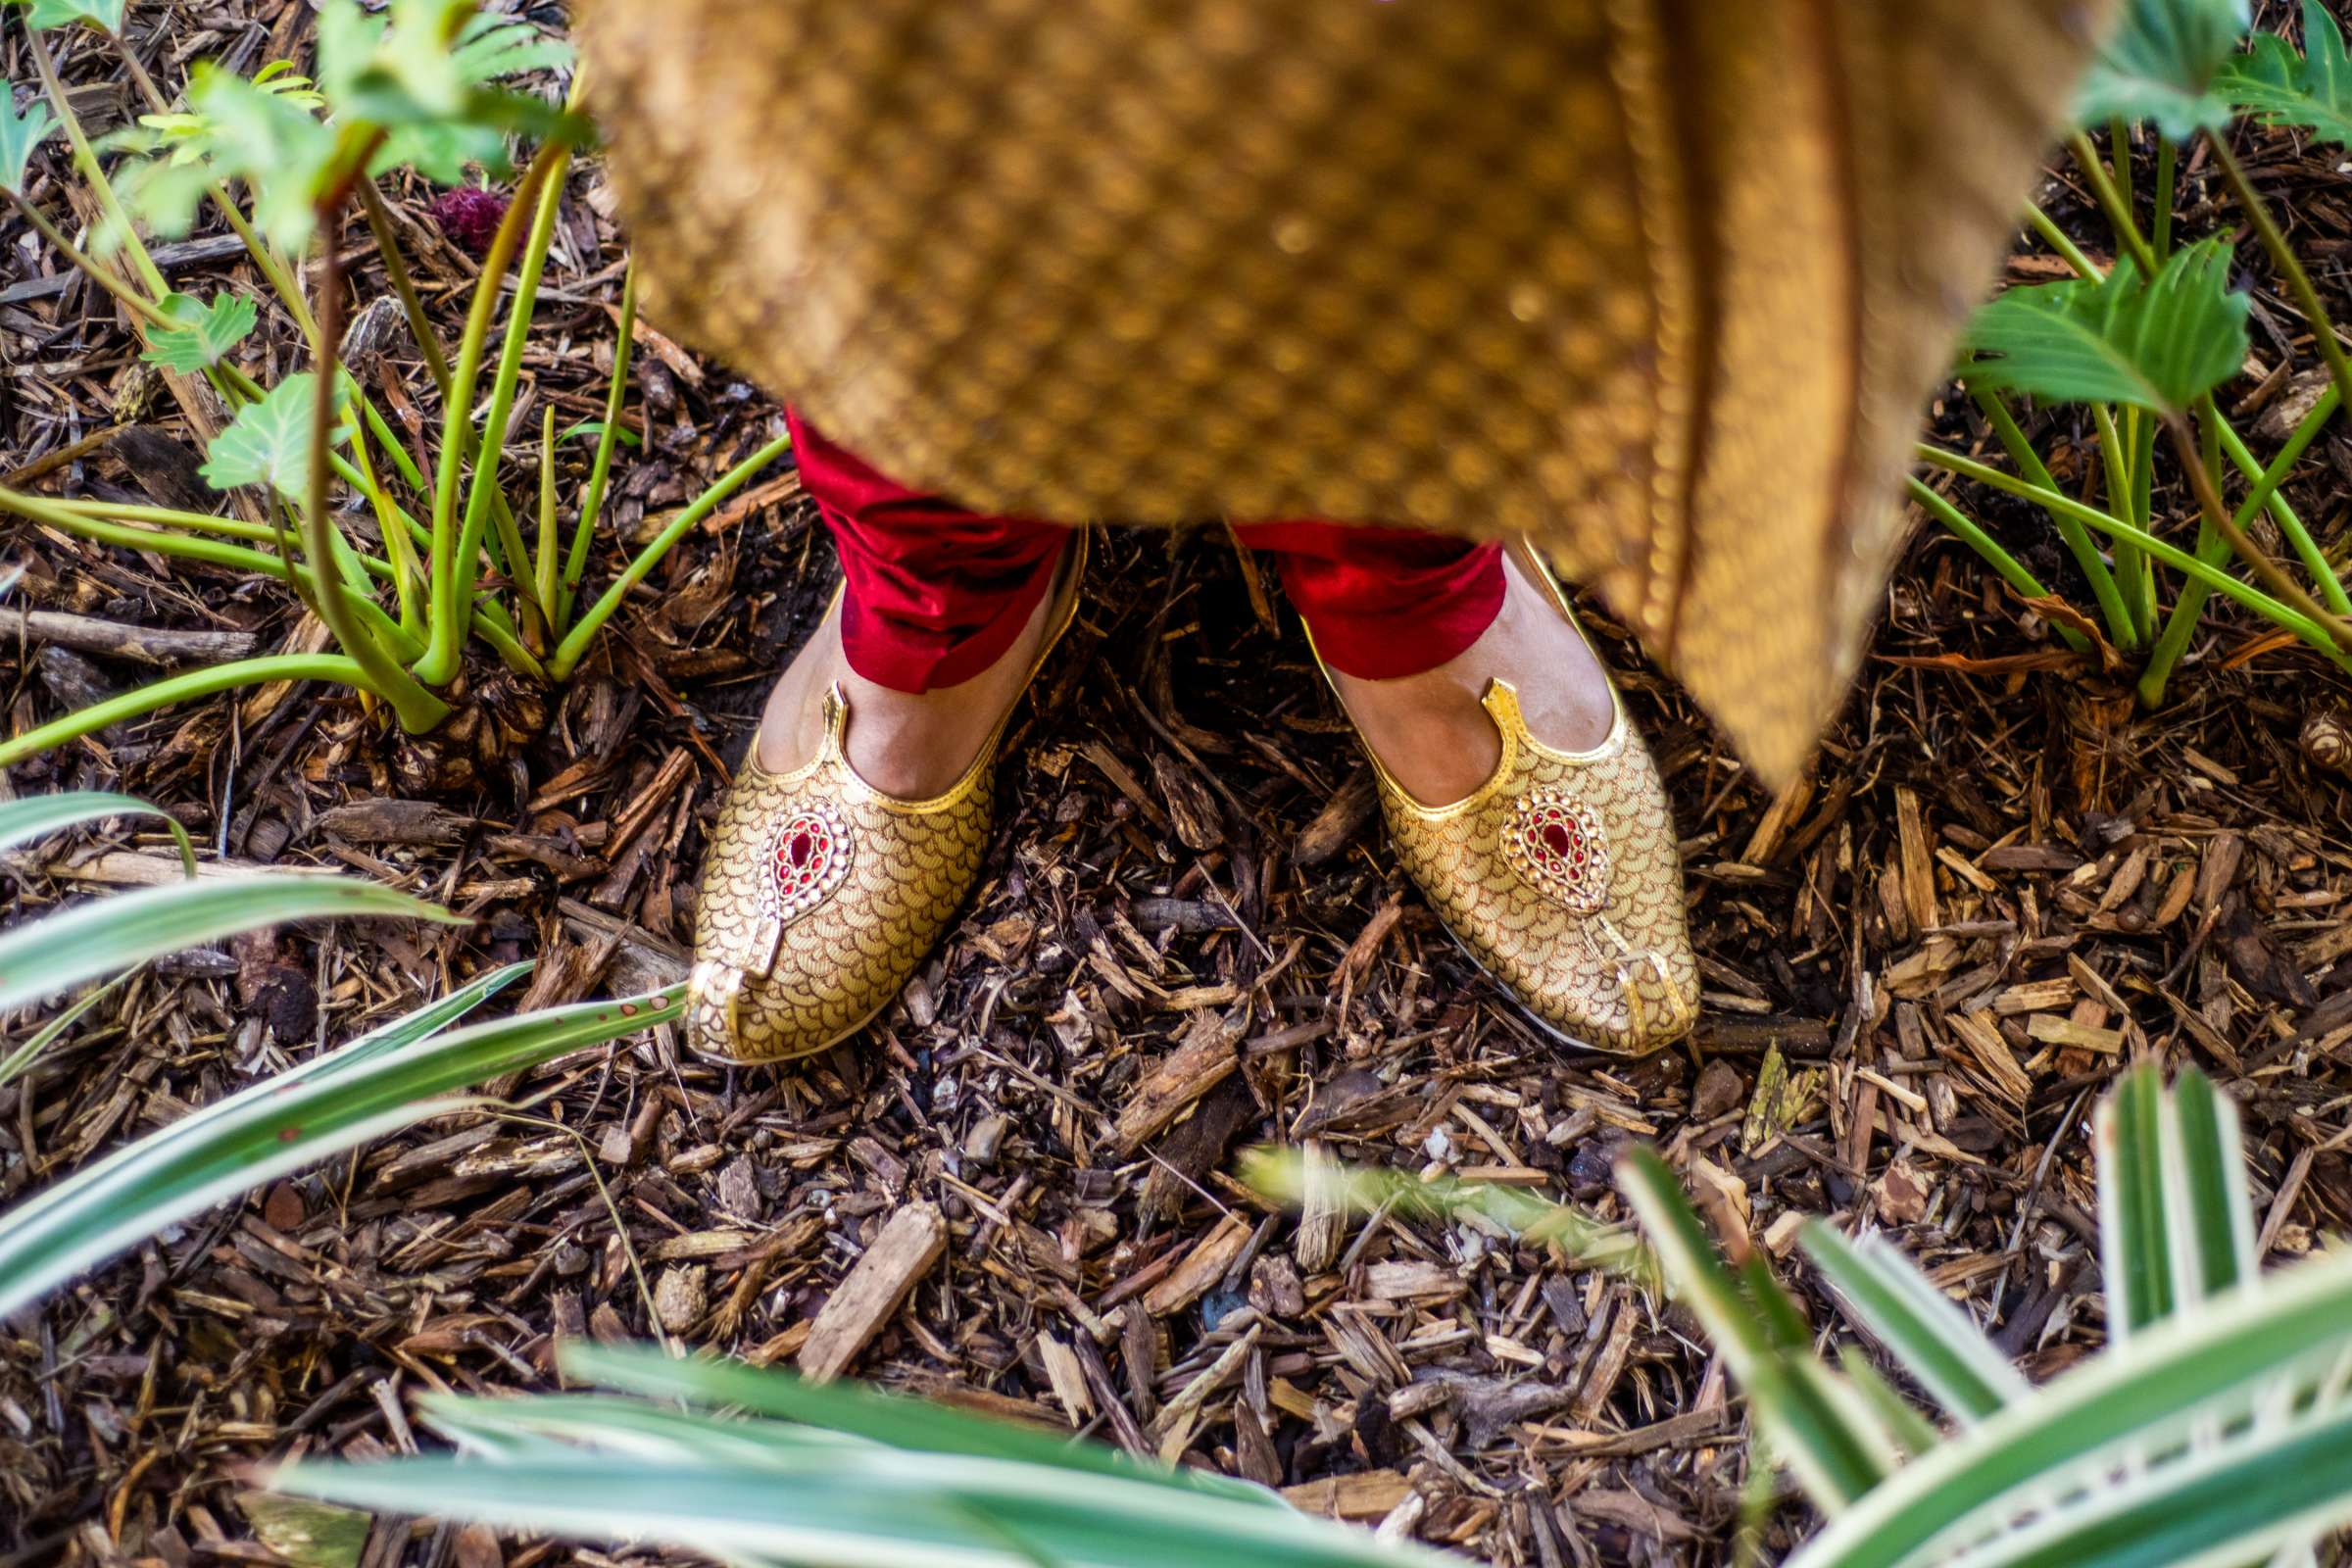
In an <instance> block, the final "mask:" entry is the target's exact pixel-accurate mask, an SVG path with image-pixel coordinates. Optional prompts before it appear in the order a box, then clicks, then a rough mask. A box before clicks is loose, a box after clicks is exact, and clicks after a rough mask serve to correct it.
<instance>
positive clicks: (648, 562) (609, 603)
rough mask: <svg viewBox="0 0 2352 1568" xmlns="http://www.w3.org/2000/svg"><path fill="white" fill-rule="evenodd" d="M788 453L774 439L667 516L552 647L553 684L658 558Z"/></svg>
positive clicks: (781, 439) (783, 441) (788, 440)
mask: <svg viewBox="0 0 2352 1568" xmlns="http://www.w3.org/2000/svg"><path fill="white" fill-rule="evenodd" d="M791 450H792V437H791V436H790V435H780V436H777V437H776V438H775V439H774V440H772V441H770V442H768V443H767V444H766V445H765V446H763V447H761V448H760V450H759V451H757V452H755V453H753V454H752V455H751V456H750V457H748V458H746V459H744V460H743V461H742V462H741V463H738V464H737V465H735V466H734V467H732V468H729V469H728V470H727V471H726V472H725V473H723V474H721V475H719V477H718V478H716V479H714V480H712V481H711V487H710V488H709V489H707V490H705V491H704V492H703V493H702V494H701V495H699V496H696V497H695V498H694V501H693V503H692V504H691V505H690V506H688V507H687V508H686V509H685V510H684V511H683V512H681V513H679V514H678V515H676V516H674V517H672V518H670V519H669V523H668V525H667V526H666V527H664V528H663V529H662V532H661V533H660V534H658V535H657V536H656V537H655V538H654V540H653V542H652V543H650V544H648V545H647V546H646V547H645V548H644V549H643V550H640V551H639V552H638V553H637V557H636V559H635V560H633V561H631V562H630V563H629V564H628V566H627V568H626V569H624V570H623V571H622V572H621V574H620V575H619V576H618V577H615V578H614V579H613V583H612V585H611V586H610V587H608V588H607V589H606V590H605V591H604V593H603V594H601V595H599V596H598V598H597V601H596V603H595V604H593V605H591V606H590V607H589V608H588V612H587V613H585V614H583V615H582V616H581V617H580V622H579V624H578V625H576V626H574V627H572V628H571V630H570V631H568V632H566V633H565V634H564V641H563V642H562V644H560V645H559V646H558V647H557V649H556V654H555V657H554V658H553V659H550V660H549V661H548V662H547V668H548V672H549V673H550V674H552V675H553V676H554V677H555V678H556V679H558V680H563V679H564V678H566V677H567V676H569V675H570V674H571V672H572V670H573V668H574V667H575V666H577V665H578V663H579V662H580V658H581V656H582V655H584V654H585V653H587V651H588V645H589V643H590V642H591V641H593V640H594V639H595V637H596V633H597V628H598V627H600V626H602V625H604V623H605V622H606V621H608V620H610V619H611V618H612V617H613V612H614V611H616V610H618V609H619V608H620V602H621V600H622V599H624V598H626V597H627V595H628V592H629V590H630V589H631V588H634V587H636V586H637V585H638V584H639V583H640V582H643V581H644V580H645V575H646V573H647V572H649V571H652V570H653V569H654V567H655V566H656V565H657V564H659V563H660V562H661V560H662V557H663V556H666V555H668V554H669V552H670V551H671V549H673V548H674V547H675V546H676V544H677V542H678V541H679V540H680V539H683V538H685V537H686V534H687V531H688V530H689V529H691V528H693V527H694V525H695V524H696V523H699V522H701V521H702V520H703V519H704V518H705V517H707V516H709V515H711V513H712V512H714V511H716V510H717V508H718V504H719V503H720V502H722V501H724V500H726V498H727V497H729V496H731V495H733V494H734V493H735V492H736V491H737V490H739V489H741V488H742V487H743V486H744V484H745V483H747V482H748V481H749V480H750V479H751V478H752V476H753V475H754V474H757V473H758V472H759V471H760V469H762V468H764V467H766V466H768V465H769V464H771V463H773V462H775V461H776V460H777V459H778V458H780V457H782V456H783V455H784V454H785V453H787V452H790V451H791Z"/></svg>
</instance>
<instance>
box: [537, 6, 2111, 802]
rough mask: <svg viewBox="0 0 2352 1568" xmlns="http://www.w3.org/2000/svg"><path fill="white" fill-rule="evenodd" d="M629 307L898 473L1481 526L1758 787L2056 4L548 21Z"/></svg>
mask: <svg viewBox="0 0 2352 1568" xmlns="http://www.w3.org/2000/svg"><path fill="white" fill-rule="evenodd" d="M581 10H582V13H583V14H582V18H581V33H582V38H583V42H584V47H585V50H586V54H587V61H588V68H589V71H590V91H591V97H592V99H593V100H594V102H595V105H596V107H597V108H598V110H599V112H600V114H601V117H602V118H603V120H604V123H605V124H606V127H607V130H608V132H609V134H610V136H611V140H612V146H613V172H614V177H615V180H616V183H617V185H618V188H619V191H620V194H621V197H622V200H623V206H624V211H625V213H626V216H627V217H628V218H629V220H630V221H631V223H632V224H633V226H634V229H635V232H636V235H637V239H638V254H639V258H640V265H641V267H642V269H643V274H644V279H645V282H646V285H647V291H648V308H649V312H650V314H651V315H652V317H653V319H655V320H656V321H657V322H658V323H659V324H661V325H662V327H663V329H664V330H667V331H670V332H673V333H677V334H679V335H682V336H684V337H686V338H687V339H688V340H690V341H692V342H694V343H695V344H696V345H697V346H699V347H701V348H704V349H706V350H708V351H710V352H711V353H713V354H716V355H718V356H719V357H721V358H723V359H725V360H727V361H729V362H730V363H732V364H734V365H736V366H738V367H740V368H743V369H744V370H746V371H747V372H749V373H751V374H753V375H755V376H757V377H758V378H760V380H761V381H763V382H764V383H765V384H766V385H767V386H768V387H769V389H770V390H772V391H774V392H776V393H777V394H779V395H781V396H784V397H786V398H788V399H790V400H792V401H793V402H794V403H796V404H798V405H799V406H800V407H801V408H802V409H803V410H804V411H805V412H806V413H807V414H808V416H809V417H810V418H811V419H812V420H814V421H815V422H816V423H817V424H818V425H820V426H821V427H823V428H824V429H825V431H826V432H827V433H828V434H829V435H831V436H833V437H834V438H835V439H837V440H839V441H841V442H843V443H844V444H845V445H847V446H848V447H850V448H851V449H852V450H854V451H856V452H858V454H859V455H861V456H862V457H864V458H865V459H867V461H869V462H871V463H872V464H874V465H875V466H877V467H879V468H881V469H882V470H883V471H885V472H887V473H890V474H891V475H892V476H893V477H895V478H898V479H900V480H902V481H904V482H907V483H909V484H914V485H918V486H922V487H925V488H929V489H933V490H936V491H939V492H941V493H943V494H946V495H950V496H953V497H955V498H956V500H958V501H960V502H962V503H964V504H965V505H968V506H971V507H973V508H976V509H979V510H983V511H995V512H1005V513H1013V514H1019V515H1029V516H1049V517H1055V518H1059V519H1061V520H1064V521H1083V520H1095V519H1103V520H1111V521H1121V522H1176V521H1187V520H1198V519H1203V518H1208V517H1213V516H1217V515H1227V516H1233V517H1237V518H1243V519H1252V518H1278V517H1331V518H1337V519H1344V520H1353V521H1378V522H1388V523H1393V524H1400V525H1407V526H1416V527H1424V528H1431V529H1438V530H1444V531H1448V532H1453V533H1458V534H1463V535H1468V536H1474V537H1495V536H1499V535H1503V534H1507V533H1511V532H1515V531H1520V530H1525V531H1526V532H1528V533H1529V534H1530V535H1532V536H1533V537H1534V538H1535V539H1536V540H1537V541H1538V542H1539V543H1540V544H1541V545H1542V546H1543V547H1544V549H1545V550H1546V552H1547V553H1548V554H1549V555H1550V556H1551V558H1552V559H1553V560H1554V561H1556V562H1557V563H1558V564H1559V565H1560V567H1561V569H1562V570H1563V571H1564V572H1565V573H1566V574H1567V575H1568V576H1570V577H1571V578H1573V579H1576V580H1578V581H1582V582H1585V583H1589V584H1591V585H1593V586H1594V587H1595V588H1597V589H1598V590H1599V592H1600V594H1601V596H1602V597H1603V599H1604V600H1605V602H1606V603H1607V604H1608V605H1609V606H1610V607H1611V609H1612V610H1613V611H1615V612H1616V613H1618V614H1620V615H1622V616H1624V617H1625V618H1626V619H1627V620H1628V621H1630V622H1631V623H1632V624H1633V625H1634V626H1635V627H1636V628H1637V629H1638V630H1639V631H1640V632H1641V634H1642V638H1643V641H1644V643H1645V644H1646V646H1647V647H1648V648H1649V650H1650V652H1651V653H1652V654H1653V655H1654V656H1655V657H1656V658H1657V659H1658V660H1659V661H1660V662H1662V663H1663V664H1665V665H1666V666H1667V667H1668V668H1669V669H1671V670H1673V671H1674V672H1675V673H1676V674H1678V675H1679V676H1680V677H1681V678H1682V679H1683V680H1684V681H1685V682H1686V684H1688V686H1689V687H1690V689H1691V692H1692V693H1693V694H1694V695H1695V696H1696V697H1697V698H1698V699H1699V700H1700V701H1701V702H1702V703H1704V704H1705V705H1706V706H1707V708H1708V709H1709V710H1710V711H1712V712H1713V713H1714V715H1715V716H1716V718H1717V719H1718V720H1719V721H1720V722H1721V723H1722V724H1723V725H1724V727H1725V728H1726V729H1727V730H1729V731H1730V732H1731V734H1732V735H1733V737H1734V738H1735V740H1736V741H1738V743H1739V744H1740V746H1741V748H1742V749H1743V750H1744V751H1745V753H1746V755H1747V756H1748V757H1749V759H1750V760H1752V761H1753V762H1754V763H1755V764H1756V765H1757V766H1758V767H1759V768H1760V769H1761V770H1762V771H1763V772H1764V773H1766V774H1767V775H1768V776H1769V777H1771V778H1774V779H1776V780H1778V779H1786V778H1788V777H1789V776H1790V775H1792V774H1793V772H1794V771H1795V769H1796V768H1797V766H1798V765H1799V764H1800V763H1801V761H1802V760H1803V759H1804V757H1805V754H1806V753H1807V751H1808V750H1809V749H1810V747H1811V745H1812V742H1813V739H1814V736H1815V734H1816V731H1817V730H1818V728H1819V725H1820V723H1821V722H1822V720H1823V719H1824V718H1825V717H1826V715H1827V714H1828V712H1829V711H1830V709H1831V707H1832V705H1833V704H1834V703H1835V701H1836V700H1837V697H1838V692H1839V690H1840V689H1841V687H1842V685H1843V683H1844V681H1845V679H1846V677H1847V676H1848V675H1849V674H1850V672H1851V671H1852V669H1853V666H1854V664H1855V662H1856V660H1857V659H1858V657H1859V654H1860V649H1861V643H1862V638H1863V634H1864V631H1865V629H1866V627H1867V624H1868V621H1869V618H1870V616H1871V614H1872V613H1873V611H1874V609H1875V606H1876V604H1877V601H1878V597H1879V594H1880V592H1881V589H1882V587H1883V584H1884V581H1885V577H1886V573H1887V569H1888V567H1889V565H1890V564H1891V562H1892V558H1893V554H1894V551H1895V549H1896V547H1897V546H1898V544H1899V543H1900V531H1901V516H1900V515H1899V512H1898V509H1897V508H1896V506H1895V504H1894V501H1895V496H1896V492H1897V485H1898V482H1899V479H1900V475H1901V471H1902V466H1903V463H1904V458H1905V453H1906V449H1907V446H1908V444H1909V442H1910V440H1911V439H1912V436H1913V433H1914V430H1915V427H1916V425H1917V423H1918V419H1919V415H1920V411H1921V408H1922V405H1923V404H1924V402H1925V400H1926V398H1927V396H1928V394H1929V392H1930V390H1931V389H1932V388H1933V386H1934V385H1935V383H1936V380H1937V379H1938V377H1939V376H1940V375H1941V373H1942V370H1943V368H1944V365H1945V358H1946V355H1947V352H1948V350H1949V345H1950V336H1951V332H1952V330H1953V328H1954V327H1955V326H1956V325H1957V323H1958V320H1959V319H1960V317H1961V316H1962V315H1963V314H1964V313H1965V312H1966V310H1967V309H1968V307H1969V306H1970V304H1971V303H1972V302H1973V300H1974V299H1975V297H1976V296H1977V294H1978V293H1979V292H1980V291H1981V290H1982V289H1983V288H1984V287H1985V285H1986V283H1987V282H1988V281H1989V278H1990V275H1991V269H1992V267H1993V265H1994V263H1995V261H1996V259H1997V257H1998V255H1999V253H2000V251H2001V249H2002V246H2003V243H2004V241H2005V240H2006V238H2007V236H2008V235H2009V234H2010V233H2011V231H2012V230H2013V228H2014V226H2015V224H2016V221H2017V215H2018V204H2019V200H2020V198H2021V196H2022V194H2023V193H2024V191H2025V189H2026V185H2027V182H2028V180H2029V178H2030V177H2031V175H2032V173H2033V171H2034V162H2035V158H2036V156H2037V154H2038V152H2039V151H2040V148H2041V144H2042V142H2043V139H2044V137H2045V136H2046V135H2047V133H2048V132H2049V130H2050V128H2051V122H2052V117H2053V116H2054V114H2055V113H2056V111H2057V108H2058V106H2059V105H2060V103H2061V102H2062V100H2063V98H2064V96H2065V93H2066V90H2067V88H2068V86H2069V85H2070V83H2071V82H2072V80H2073V78H2074V75H2075V73H2076V72H2077V70H2078V69H2079V68H2080V66H2081V65H2082V62H2083V60H2084V59H2085V57H2086V56H2087V53H2088V51H2089V48H2090V46H2091V45H2092V43H2093V42H2094V41H2095V39H2096V36H2097V34H2098V31H2099V29H2100V27H2101V26H2102V25H2104V22H2105V13H2106V11H2107V10H2108V3H2107V0H1540V3H1531V0H1520V3H1513V0H583V5H582V7H581Z"/></svg>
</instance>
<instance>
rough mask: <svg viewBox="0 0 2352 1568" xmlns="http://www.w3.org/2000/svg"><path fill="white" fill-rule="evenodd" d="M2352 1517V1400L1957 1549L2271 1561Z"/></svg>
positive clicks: (1978, 1563)
mask: <svg viewBox="0 0 2352 1568" xmlns="http://www.w3.org/2000/svg"><path fill="white" fill-rule="evenodd" d="M2348 1522H2352V1410H2338V1411H2336V1412H2335V1413H2333V1414H2332V1415H2330V1416H2327V1417H2325V1418H2323V1419H2320V1420H2315V1421H2307V1422H2302V1423H2298V1424H2297V1425H2295V1426H2293V1427H2289V1428H2284V1429H2274V1430H2270V1431H2265V1432H2263V1433H2261V1434H2259V1435H2256V1436H2251V1437H2247V1438H2241V1439H2238V1440H2236V1441H2233V1442H2230V1443H2228V1444H2225V1445H2223V1446H2220V1447H2218V1448H2213V1449H2210V1450H2206V1451H2204V1452H2201V1453H2200V1454H2199V1455H2198V1456H2197V1457H2195V1458H2192V1459H2186V1460H2180V1461H2176V1462H2174V1463H2170V1464H2166V1465H2161V1466H2159V1467H2157V1468H2155V1469H2152V1470H2149V1471H2147V1472H2145V1473H2143V1474H2140V1475H2137V1476H2134V1477H2131V1478H2130V1479H2128V1480H2125V1481H2122V1482H2120V1483H2118V1484H2116V1485H2113V1486H2108V1487H2095V1488H2092V1489H2090V1490H2089V1491H2087V1492H2086V1493H2084V1494H2082V1495H2081V1496H2079V1497H2076V1498H2072V1499H2069V1501H2067V1502H2066V1503H2064V1504H2062V1505H2060V1506H2059V1507H2057V1508H2056V1509H2054V1510H2052V1511H2051V1513H2050V1514H2049V1515H2047V1516H2046V1517H2044V1518H2042V1519H2040V1520H2037V1521H2035V1522H2034V1523H2033V1524H2030V1525H2028V1526H2026V1527H2025V1528H2023V1529H2019V1530H2013V1531H2009V1532H2005V1533H2004V1534H2002V1535H2000V1536H1998V1537H1995V1538H1994V1539H1993V1540H1991V1541H1990V1542H1987V1543H1986V1544H1984V1545H1982V1546H1979V1547H1977V1548H1976V1549H1975V1550H1972V1551H1969V1552H1966V1553H1963V1554H1962V1555H1961V1556H1959V1557H1956V1558H1953V1559H1951V1560H1952V1562H1953V1563H1954V1564H1955V1565H1956V1568H1957V1565H1963V1564H1964V1565H1965V1568H2151V1565H2155V1564H2164V1565H2168V1568H2188V1565H2191V1564H2207V1563H2210V1564H2216V1565H2219V1564H2227V1563H2239V1564H2244V1563H2259V1562H2261V1561H2263V1560H2264V1558H2265V1557H2266V1556H2267V1555H2268V1554H2269V1553H2271V1552H2273V1551H2276V1550H2278V1548H2279V1547H2281V1546H2288V1545H2293V1544H2299V1543H2302V1542H2306V1541H2308V1540H2309V1539H2310V1538H2311V1537H2313V1536H2315V1535H2318V1534H2321V1533H2322V1532H2325V1531H2328V1530H2332V1529H2335V1528H2337V1527H2339V1526H2341V1525H2343V1524H2346V1523H2348Z"/></svg>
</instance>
